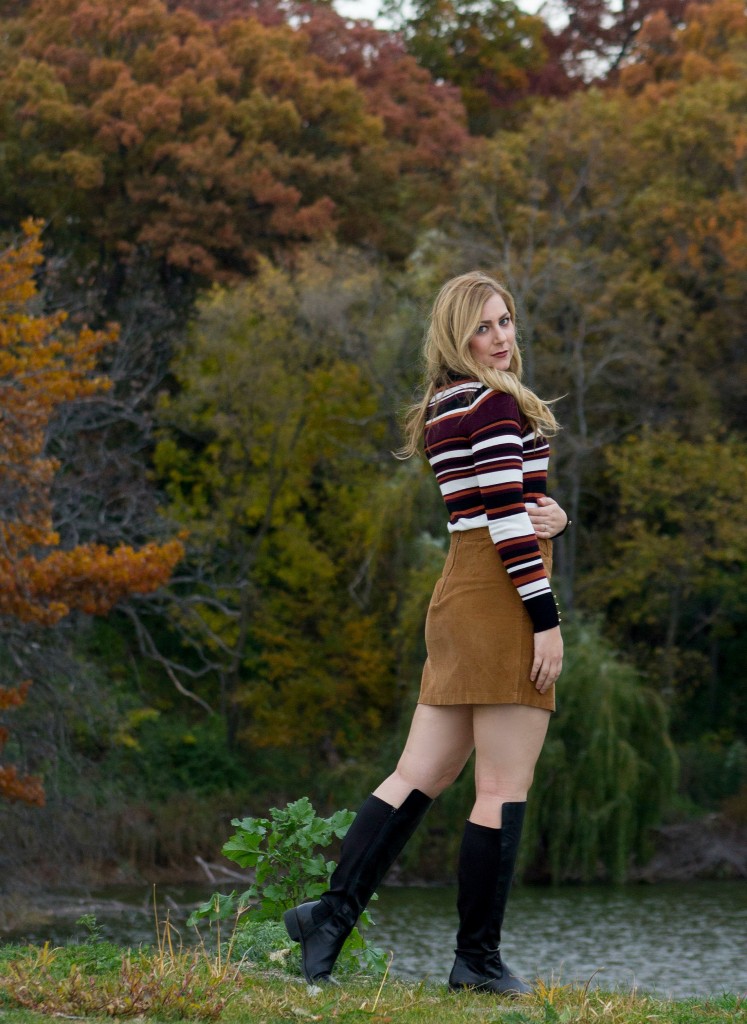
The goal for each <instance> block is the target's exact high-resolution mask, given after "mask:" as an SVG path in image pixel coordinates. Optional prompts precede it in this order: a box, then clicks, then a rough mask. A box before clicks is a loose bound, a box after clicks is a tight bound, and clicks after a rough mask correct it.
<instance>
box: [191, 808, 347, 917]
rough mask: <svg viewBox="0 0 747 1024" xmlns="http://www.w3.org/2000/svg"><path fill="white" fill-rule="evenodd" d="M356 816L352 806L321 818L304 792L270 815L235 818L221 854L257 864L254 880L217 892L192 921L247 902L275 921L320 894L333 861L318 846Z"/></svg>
mask: <svg viewBox="0 0 747 1024" xmlns="http://www.w3.org/2000/svg"><path fill="white" fill-rule="evenodd" d="M354 817H355V814H354V813H353V812H352V811H336V812H335V813H334V814H333V815H332V816H331V817H330V818H319V817H317V815H316V813H315V811H314V808H313V807H312V805H311V802H310V800H309V799H308V797H301V799H300V800H296V801H295V802H294V803H290V804H288V806H287V807H286V808H285V809H284V810H279V809H278V808H277V807H273V808H271V809H270V817H269V818H234V820H233V821H232V822H231V824H232V825H233V826H234V827H235V828H236V831H235V832H234V834H233V835H232V836H231V838H230V839H229V840H228V841H227V842H226V843H225V845H224V846H223V855H224V856H225V857H228V859H229V860H232V861H234V862H235V863H236V864H238V865H240V867H242V868H253V869H254V882H253V883H252V885H251V886H250V887H249V888H248V889H247V890H246V892H244V893H242V894H241V896H237V894H236V893H231V895H230V896H223V895H221V894H220V893H216V894H215V895H214V896H213V897H211V899H210V900H209V901H208V902H207V903H205V904H203V905H202V906H201V907H199V908H198V909H197V910H195V911H194V912H193V914H192V915H191V917H190V918H189V922H188V923H189V924H196V923H197V922H198V921H201V920H203V919H207V920H209V921H216V920H226V918H228V917H233V916H234V915H236V914H237V913H243V912H244V911H245V910H247V909H248V908H249V907H251V913H252V917H253V918H254V919H255V920H259V921H263V920H277V919H278V918H280V917H281V915H282V913H283V911H285V910H288V909H289V908H290V907H293V906H295V905H296V904H297V903H302V902H304V901H305V900H310V899H316V897H317V896H320V895H321V894H322V893H323V892H324V891H325V889H326V888H327V883H328V882H329V879H330V877H331V875H332V871H333V870H334V862H333V861H328V860H325V858H324V856H323V854H321V853H319V852H316V851H317V849H318V848H319V847H321V848H322V849H324V848H325V847H327V846H329V845H330V843H331V842H332V841H333V840H334V839H342V838H343V836H344V835H345V833H346V832H347V830H348V828H349V827H350V824H351V822H352V821H353V819H354Z"/></svg>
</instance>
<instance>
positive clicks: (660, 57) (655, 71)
mask: <svg viewBox="0 0 747 1024" xmlns="http://www.w3.org/2000/svg"><path fill="white" fill-rule="evenodd" d="M740 40H741V42H742V43H743V44H744V43H745V41H747V20H745V16H744V4H743V3H742V2H741V0H714V2H712V3H694V4H690V6H689V7H688V8H687V10H686V11H685V16H684V23H677V24H673V23H672V21H671V20H670V19H669V18H668V17H667V15H666V13H665V12H664V11H663V10H659V11H655V12H654V13H652V14H651V16H650V17H649V18H647V19H646V21H645V22H644V23H643V27H642V28H641V30H640V32H639V33H638V37H637V39H636V45H635V48H634V51H633V54H632V61H631V63H630V64H629V65H628V66H626V67H624V68H622V70H621V71H620V84H621V86H622V87H623V88H624V89H625V90H626V92H629V93H632V94H635V93H638V92H640V91H641V90H642V89H649V90H652V89H654V90H655V89H656V88H657V86H658V87H660V85H661V83H667V82H673V81H679V80H681V81H685V82H697V81H701V80H702V79H704V78H725V79H730V78H731V79H738V78H740V77H741V76H742V75H743V74H744V68H743V66H742V64H741V63H740V61H739V60H738V59H736V56H735V54H736V49H737V48H736V46H735V44H736V43H738V42H739V41H740Z"/></svg>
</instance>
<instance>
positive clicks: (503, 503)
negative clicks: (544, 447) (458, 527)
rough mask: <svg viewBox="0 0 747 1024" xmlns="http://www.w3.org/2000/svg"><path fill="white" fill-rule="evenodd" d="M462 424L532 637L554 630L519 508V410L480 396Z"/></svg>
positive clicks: (551, 602)
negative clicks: (529, 617)
mask: <svg viewBox="0 0 747 1024" xmlns="http://www.w3.org/2000/svg"><path fill="white" fill-rule="evenodd" d="M468 420H469V422H468V423H467V422H465V427H466V428H467V429H468V431H469V435H468V436H469V440H470V444H471V446H472V453H473V458H474V465H475V475H476V477H477V483H478V486H479V488H480V494H481V497H482V501H483V504H484V506H485V511H486V514H487V519H488V529H489V530H490V536H491V537H492V539H493V543H494V544H495V546H496V548H497V550H498V554H499V555H500V557H501V560H502V562H503V564H504V566H505V567H506V571H507V572H508V574H509V576H510V577H511V580H512V582H513V584H514V586H515V587H516V589H517V590H518V592H519V596H520V597H521V599H522V601H523V602H524V604H525V605H526V609H527V611H528V612H529V614H530V616H531V618H532V623H533V625H534V631H535V633H539V632H542V631H543V630H545V629H552V628H553V627H554V626H557V625H558V621H559V620H558V610H557V607H556V605H555V598H554V596H553V593H552V589H551V587H550V581H549V579H548V577H547V573H546V572H545V567H544V565H543V562H542V557H541V555H540V550H539V544H538V543H537V535H536V533H535V532H534V527H533V526H532V522H531V520H530V518H529V514H528V512H527V510H526V507H525V505H524V478H523V459H522V455H523V449H522V437H521V424H520V417H519V409H518V406H517V404H516V400H515V399H514V398H513V397H511V396H510V395H506V394H502V393H500V392H496V391H486V392H485V394H484V396H483V397H482V399H481V400H480V401H479V402H478V403H477V404H476V405H475V406H473V408H472V410H471V411H470V413H469V417H468Z"/></svg>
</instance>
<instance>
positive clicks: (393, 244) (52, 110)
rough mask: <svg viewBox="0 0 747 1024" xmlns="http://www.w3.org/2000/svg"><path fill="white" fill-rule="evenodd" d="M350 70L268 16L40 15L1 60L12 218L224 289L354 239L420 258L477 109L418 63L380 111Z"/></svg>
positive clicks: (151, 11)
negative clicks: (417, 196) (287, 255)
mask: <svg viewBox="0 0 747 1024" xmlns="http://www.w3.org/2000/svg"><path fill="white" fill-rule="evenodd" d="M335 17H336V16H335ZM332 20H333V24H334V25H335V27H336V31H338V30H339V31H342V30H343V27H344V22H343V21H342V19H339V18H338V19H336V21H335V19H332ZM371 31H373V30H371ZM373 34H374V35H375V36H376V35H377V34H376V33H373ZM343 35H344V32H343ZM378 35H379V36H380V35H381V34H378ZM9 38H10V35H9ZM362 46H363V43H362V42H361V43H360V44H359V45H358V48H359V49H361V48H362ZM344 47H345V40H343V43H342V46H337V45H336V46H335V47H334V49H335V50H337V51H342V50H344ZM337 56H338V54H337V53H333V54H332V55H331V58H330V59H328V58H327V57H326V56H325V55H322V54H321V53H316V52H314V50H313V47H312V40H311V39H310V37H309V36H308V35H307V34H306V33H304V32H303V31H301V30H299V29H298V27H297V26H292V25H289V24H275V25H264V24H262V23H261V22H260V20H258V19H257V18H254V17H245V18H242V19H239V20H233V21H230V22H227V23H225V24H219V23H208V22H205V21H203V20H201V19H200V18H199V17H198V16H197V15H196V14H194V13H192V12H191V11H188V10H185V9H182V8H178V9H176V10H174V11H172V12H170V11H168V10H167V9H166V7H165V6H164V4H163V3H161V2H160V0H147V2H145V0H144V2H136V0H88V2H87V3H86V4H80V3H79V2H77V0H37V2H36V3H34V4H33V5H31V7H30V8H29V9H28V11H26V12H25V13H24V14H23V15H22V16H21V17H20V18H19V19H18V20H17V21H16V22H15V23H14V27H13V31H12V44H9V45H8V47H6V51H5V52H4V54H3V53H0V134H3V133H5V134H7V137H8V139H9V140H10V141H9V144H8V155H7V159H6V161H5V163H4V166H2V167H0V191H2V192H3V193H4V195H5V204H4V205H5V208H6V209H14V210H18V209H22V210H23V209H33V210H35V211H37V212H40V213H42V214H44V215H45V216H47V217H48V218H49V219H50V221H51V222H52V226H53V229H54V231H55V232H56V236H57V237H62V236H63V235H64V234H65V232H68V230H69V227H68V226H69V225H74V227H73V228H71V229H70V234H69V242H68V239H67V238H66V239H65V242H66V243H67V244H70V245H74V246H80V245H81V241H82V240H85V241H86V242H87V243H88V245H89V247H90V252H91V253H93V252H95V253H96V256H97V257H98V258H100V253H101V251H102V249H103V252H104V253H106V254H107V256H109V257H113V258H115V259H120V260H122V259H127V258H128V257H131V256H133V254H135V253H136V252H138V251H145V252H147V253H148V254H149V257H150V258H152V259H155V260H156V261H158V262H159V263H160V265H161V267H162V268H164V269H165V270H166V271H168V272H169V273H172V274H174V273H177V274H183V273H184V272H185V271H186V272H187V273H190V274H196V275H198V276H199V277H202V278H207V279H210V280H214V279H228V278H235V277H236V276H237V275H238V276H241V275H243V274H246V273H247V272H252V271H253V270H254V269H255V268H256V262H257V256H258V254H260V253H264V254H272V253H274V252H275V251H276V250H277V248H278V247H287V246H288V245H293V244H297V243H298V242H305V241H308V240H312V239H317V238H320V237H324V236H326V235H328V234H330V233H335V232H338V231H339V232H340V233H341V234H342V235H343V236H344V237H345V238H346V239H348V240H355V241H369V242H371V241H373V242H374V243H376V244H382V245H385V246H388V247H389V249H390V250H391V249H392V248H402V242H401V241H400V235H401V233H402V227H401V223H400V222H402V221H405V222H406V223H407V224H409V225H414V224H415V222H416V220H417V216H418V215H420V214H422V212H423V207H421V206H419V207H418V208H417V210H415V211H413V209H412V200H411V194H412V193H413V192H414V191H416V190H414V189H412V188H409V187H407V186H408V183H409V184H414V183H417V184H419V183H421V181H422V180H423V179H424V178H425V179H426V180H427V183H428V184H429V185H430V186H432V191H433V194H432V195H430V196H429V197H428V199H429V200H430V205H433V202H434V201H440V200H441V199H443V198H444V197H445V196H446V195H447V191H448V183H449V181H450V179H451V177H452V175H453V172H454V170H455V167H456V164H457V162H458V160H459V157H460V153H461V145H462V143H463V141H464V128H463V124H462V121H463V115H462V111H461V109H460V108H459V105H458V102H457V101H456V99H455V98H454V96H453V95H452V94H451V92H450V91H449V90H448V89H445V88H442V87H439V86H437V85H436V84H435V83H434V82H432V81H431V79H430V78H429V76H428V75H427V73H425V72H423V71H422V70H421V69H419V68H417V67H416V66H415V65H414V62H412V60H411V59H409V58H407V57H406V55H405V54H403V53H402V52H401V50H400V51H398V54H397V57H396V60H395V61H394V64H392V61H389V60H388V58H387V66H388V67H393V66H396V67H397V69H398V71H397V73H398V81H397V82H396V83H393V86H392V96H391V98H390V99H388V101H387V103H386V108H387V109H386V111H385V112H384V113H380V111H379V109H378V105H377V104H378V101H377V99H376V95H374V92H376V90H373V91H370V96H369V95H367V94H366V91H365V90H364V89H363V88H361V87H360V85H359V83H358V82H357V81H355V80H354V79H353V77H352V76H351V75H350V73H349V72H348V71H347V70H346V69H345V68H344V67H343V66H341V62H340V61H339V60H338V59H337ZM3 61H4V62H5V66H4V67H3V66H2V65H3ZM374 63H375V61H374ZM403 76H404V78H403ZM383 88H384V85H383V81H382V83H379V85H378V86H377V90H378V93H377V95H378V94H379V93H381V92H382V89H383ZM385 91H386V90H385V89H384V92H385ZM395 93H396V96H395V95H394V94H395ZM397 117H399V118H400V120H401V119H402V118H404V119H405V120H406V122H407V125H408V127H407V129H406V130H402V127H401V126H398V125H396V124H395V123H394V122H395V121H396V119H397ZM426 133H427V134H428V136H429V137H430V146H431V150H432V152H431V153H430V154H428V152H427V147H426V145H425V143H426V138H425V136H426ZM410 135H413V138H410ZM423 157H425V158H426V159H425V162H424V161H423V159H422V158H423ZM436 158H437V159H436ZM3 175H4V176H5V177H4V178H3ZM403 178H404V181H403V180H402V179H403ZM430 205H429V206H428V207H427V208H430ZM382 223H384V224H385V225H386V227H387V230H386V231H385V230H383V229H382Z"/></svg>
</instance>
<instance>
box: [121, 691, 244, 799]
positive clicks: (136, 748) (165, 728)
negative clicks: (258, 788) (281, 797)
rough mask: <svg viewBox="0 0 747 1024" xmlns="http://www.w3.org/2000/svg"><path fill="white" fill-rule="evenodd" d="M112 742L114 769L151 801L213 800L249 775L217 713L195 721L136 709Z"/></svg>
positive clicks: (124, 720)
mask: <svg viewBox="0 0 747 1024" xmlns="http://www.w3.org/2000/svg"><path fill="white" fill-rule="evenodd" d="M113 741H114V749H113V750H112V752H111V753H110V755H109V757H108V759H107V760H108V764H109V765H110V766H111V769H112V770H113V771H115V772H116V773H117V777H118V778H124V779H127V780H129V782H130V785H136V786H137V788H138V790H139V791H140V792H141V793H142V794H143V795H144V796H145V797H147V798H148V799H154V800H165V799H167V798H168V796H169V794H172V793H173V792H174V790H178V791H179V792H185V791H190V792H192V793H195V794H197V795H201V796H208V795H210V794H213V793H219V792H223V791H225V790H226V789H229V788H231V787H232V786H235V785H236V782H237V780H239V779H241V778H242V776H243V775H244V774H245V766H244V764H243V763H242V761H241V759H240V757H239V756H238V755H237V754H236V753H235V752H233V751H231V750H230V749H229V746H228V739H227V736H226V726H225V722H224V721H223V720H222V719H221V718H220V717H219V716H218V715H212V716H211V717H209V718H207V719H203V720H202V721H200V720H199V719H198V720H197V721H190V720H189V719H187V718H186V717H184V716H182V715H178V714H174V713H173V712H171V713H169V714H163V713H161V712H159V711H158V710H157V709H156V708H152V707H147V708H136V709H133V710H132V711H130V712H129V713H128V714H127V715H126V716H124V719H123V721H122V722H121V724H120V727H119V729H118V730H117V732H116V733H115V734H114V737H113Z"/></svg>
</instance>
